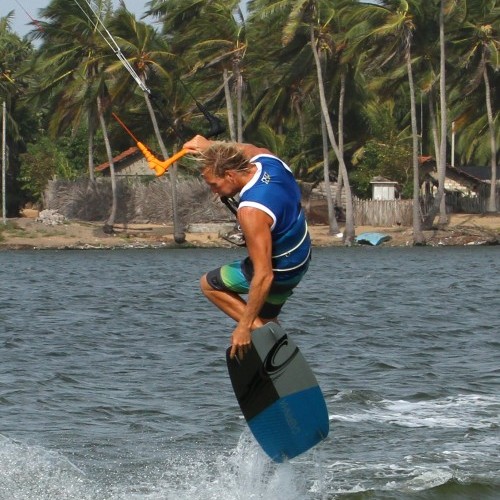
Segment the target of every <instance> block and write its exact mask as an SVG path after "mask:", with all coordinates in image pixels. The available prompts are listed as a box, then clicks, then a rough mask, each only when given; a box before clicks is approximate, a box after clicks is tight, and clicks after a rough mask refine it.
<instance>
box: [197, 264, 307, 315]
mask: <svg viewBox="0 0 500 500" xmlns="http://www.w3.org/2000/svg"><path fill="white" fill-rule="evenodd" d="M308 267H309V261H308V262H306V264H305V265H303V266H302V267H301V268H300V269H297V270H295V271H294V272H293V273H286V274H285V273H280V275H279V276H276V274H277V273H275V274H274V276H275V279H274V281H273V283H272V285H271V289H270V291H269V294H268V296H267V298H266V301H265V303H264V305H263V306H262V309H261V310H260V312H259V317H260V318H263V319H273V318H276V317H277V316H278V315H279V313H280V312H281V308H282V307H283V305H284V304H285V302H286V301H287V299H288V298H289V297H290V295H292V293H293V289H294V288H295V287H296V286H297V285H298V284H299V282H300V280H301V279H302V277H303V276H304V274H305V273H306V271H307V269H308ZM252 276H253V266H252V262H251V260H250V259H249V258H248V257H247V258H246V259H244V260H237V261H234V262H232V263H230V264H225V265H223V266H222V267H219V268H217V269H214V270H212V271H209V272H208V273H207V282H208V284H209V285H210V286H211V287H212V288H213V289H214V290H220V291H223V292H233V293H237V294H238V295H241V294H247V293H248V291H249V289H250V281H251V280H252Z"/></svg>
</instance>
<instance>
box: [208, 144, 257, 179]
mask: <svg viewBox="0 0 500 500" xmlns="http://www.w3.org/2000/svg"><path fill="white" fill-rule="evenodd" d="M200 161H201V168H202V170H203V171H209V172H211V173H212V174H213V175H215V176H216V177H224V174H225V173H226V172H227V171H229V170H238V171H244V170H247V169H248V167H249V163H248V160H247V158H245V156H244V155H243V153H242V151H241V149H240V148H239V147H238V146H237V145H236V144H235V143H232V142H221V141H219V142H214V143H213V144H212V145H211V146H210V147H209V148H207V149H205V151H203V152H202V153H201V155H200Z"/></svg>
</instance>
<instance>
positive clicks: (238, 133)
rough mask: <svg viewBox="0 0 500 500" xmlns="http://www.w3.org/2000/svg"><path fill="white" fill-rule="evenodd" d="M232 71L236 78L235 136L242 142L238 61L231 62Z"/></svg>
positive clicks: (241, 86) (240, 89) (241, 84)
mask: <svg viewBox="0 0 500 500" xmlns="http://www.w3.org/2000/svg"><path fill="white" fill-rule="evenodd" d="M233 68H234V69H233V73H234V77H235V80H236V124H237V126H236V138H237V142H243V111H242V92H243V80H242V76H241V71H240V65H239V62H238V61H236V62H234V64H233Z"/></svg>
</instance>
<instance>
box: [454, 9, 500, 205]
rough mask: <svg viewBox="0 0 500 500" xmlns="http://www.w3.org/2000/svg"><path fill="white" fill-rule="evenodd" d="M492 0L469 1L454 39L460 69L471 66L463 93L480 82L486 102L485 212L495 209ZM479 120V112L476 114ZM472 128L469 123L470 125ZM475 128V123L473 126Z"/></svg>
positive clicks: (495, 13)
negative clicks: (488, 169)
mask: <svg viewBox="0 0 500 500" xmlns="http://www.w3.org/2000/svg"><path fill="white" fill-rule="evenodd" d="M496 3H497V2H496V1H494V0H476V1H475V2H470V6H469V11H468V16H467V19H466V22H465V23H464V25H463V27H462V28H461V30H459V33H458V36H457V37H456V39H455V41H454V42H455V46H456V47H457V48H458V49H459V53H460V56H461V57H460V59H461V61H462V62H461V67H462V68H464V69H469V68H471V67H472V68H473V74H472V78H470V79H469V83H468V85H467V86H466V89H465V93H466V95H470V94H471V93H472V92H474V91H477V90H478V87H479V86H480V85H481V84H482V85H483V88H484V103H485V106H486V117H487V124H488V127H487V130H488V132H489V144H490V167H491V177H490V193H489V197H488V203H487V211H488V212H496V211H497V210H498V207H497V199H496V184H497V143H496V130H495V120H496V116H494V113H493V98H492V95H491V86H492V85H491V76H490V75H493V74H494V73H495V72H496V71H497V70H498V67H499V58H498V53H499V49H500V42H499V40H498V21H499V17H500V8H499V7H498V6H497V5H496ZM475 109H477V108H476V107H474V108H472V107H471V106H469V107H467V108H466V109H465V110H464V111H462V113H461V116H462V117H459V120H460V121H464V118H466V117H467V116H468V115H470V112H472V111H474V110H475ZM479 119H480V120H481V121H482V116H481V117H480V118H479ZM471 128H472V127H471ZM474 130H475V127H474ZM484 135H485V134H484V133H482V132H480V133H479V134H478V133H477V131H476V138H475V139H476V140H474V141H468V142H469V144H477V137H482V136H484Z"/></svg>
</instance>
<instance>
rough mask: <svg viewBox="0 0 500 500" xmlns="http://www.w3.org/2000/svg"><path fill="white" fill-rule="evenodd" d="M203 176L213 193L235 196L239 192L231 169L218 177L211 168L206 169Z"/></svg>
mask: <svg viewBox="0 0 500 500" xmlns="http://www.w3.org/2000/svg"><path fill="white" fill-rule="evenodd" d="M203 178H204V179H205V182H206V183H207V184H208V186H209V187H210V190H211V191H212V193H216V194H218V195H219V196H234V195H235V194H237V193H238V192H239V189H238V186H237V185H236V183H235V179H234V172H233V171H231V170H229V171H227V172H225V173H224V176H223V177H217V176H216V175H214V174H213V172H211V171H210V170H205V171H204V172H203Z"/></svg>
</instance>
